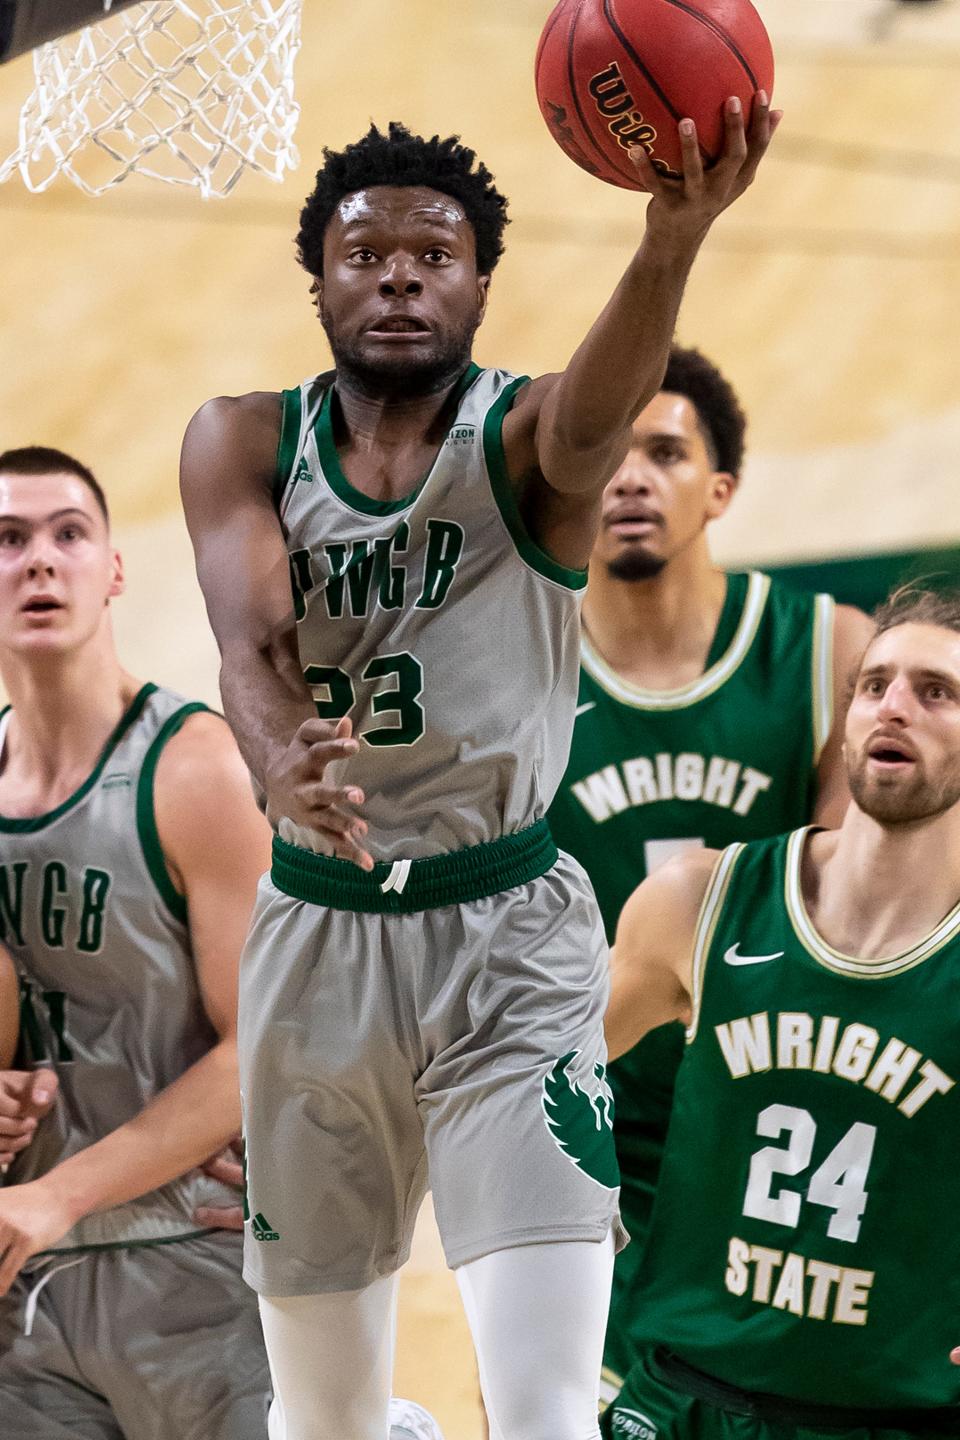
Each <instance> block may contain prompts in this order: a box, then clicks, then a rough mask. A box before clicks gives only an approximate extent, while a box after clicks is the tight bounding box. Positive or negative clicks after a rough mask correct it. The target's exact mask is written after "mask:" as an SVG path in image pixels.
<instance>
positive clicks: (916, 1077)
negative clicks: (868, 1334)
mask: <svg viewBox="0 0 960 1440" xmlns="http://www.w3.org/2000/svg"><path fill="white" fill-rule="evenodd" d="M728 954H729V952H728ZM773 958H774V957H772V956H763V957H758V959H765V960H770V959H773ZM729 963H737V964H742V963H744V962H743V960H741V959H740V958H739V957H738V958H737V960H736V961H730V962H729ZM713 1030H714V1035H715V1037H716V1040H717V1044H718V1046H719V1049H720V1053H721V1055H722V1057H723V1062H724V1065H725V1066H726V1069H727V1071H728V1073H729V1075H730V1077H731V1079H732V1080H734V1081H746V1080H749V1078H750V1077H751V1076H755V1075H768V1074H770V1073H771V1072H773V1071H807V1072H812V1073H818V1074H821V1075H824V1076H831V1077H836V1078H837V1079H840V1080H846V1081H850V1082H851V1083H852V1084H854V1085H859V1086H863V1087H864V1088H865V1089H867V1090H869V1091H871V1092H872V1093H873V1094H874V1095H876V1096H878V1097H879V1098H880V1099H881V1100H885V1101H886V1102H887V1103H888V1104H889V1105H891V1106H895V1107H896V1109H897V1110H898V1111H899V1113H900V1114H901V1115H903V1116H906V1117H907V1119H912V1118H913V1117H914V1116H916V1115H917V1114H919V1113H920V1111H921V1110H923V1108H924V1107H925V1106H926V1105H928V1104H929V1103H930V1102H931V1101H933V1100H934V1099H936V1098H937V1097H942V1096H944V1095H946V1094H948V1093H949V1092H950V1091H951V1090H952V1089H953V1087H954V1084H955V1081H954V1080H953V1079H952V1077H951V1076H950V1075H948V1074H947V1073H946V1072H945V1071H944V1070H943V1069H942V1068H941V1067H940V1066H939V1065H937V1064H936V1063H935V1062H934V1061H933V1060H930V1059H927V1058H924V1056H923V1055H922V1054H921V1052H920V1051H919V1050H917V1049H916V1048H915V1047H913V1046H911V1045H908V1044H906V1043H905V1042H904V1041H902V1040H900V1039H898V1038H897V1037H896V1036H891V1037H889V1038H884V1037H882V1036H881V1035H880V1033H879V1031H878V1030H877V1029H876V1028H875V1027H874V1026H873V1025H867V1024H862V1023H860V1022H859V1021H852V1022H844V1021H842V1020H841V1019H840V1018H839V1017H838V1016H835V1015H822V1016H813V1015H811V1014H808V1013H807V1012H804V1011H780V1012H779V1013H775V1014H770V1013H769V1012H767V1011H760V1012H757V1013H756V1014H753V1015H748V1016H740V1017H738V1018H736V1019H734V1020H730V1021H727V1022H724V1023H722V1024H717V1025H714V1027H713ZM785 1093H789V1092H785ZM817 1131H818V1125H817V1121H816V1120H815V1119H814V1116H813V1115H812V1114H811V1113H810V1111H808V1110H807V1109H805V1108H802V1107H801V1106H797V1105H788V1104H781V1103H773V1104H768V1105H766V1106H764V1108H762V1109H761V1110H760V1111H759V1114H758V1115H757V1122H756V1135H757V1136H758V1137H759V1138H761V1139H765V1140H772V1141H776V1142H779V1143H777V1144H772V1145H762V1146H760V1147H759V1148H758V1149H756V1150H755V1151H754V1153H753V1154H752V1156H751V1157H750V1166H749V1171H748V1174H747V1180H746V1189H745V1193H744V1196H743V1206H742V1213H743V1215H744V1216H745V1217H747V1218H750V1219H754V1220H763V1221H767V1222H768V1223H769V1224H771V1225H772V1226H776V1227H781V1228H783V1227H786V1228H788V1229H792V1228H796V1226H797V1225H798V1224H799V1223H800V1220H801V1212H802V1210H803V1209H804V1207H806V1206H808V1205H815V1206H821V1207H823V1210H824V1211H825V1212H826V1214H827V1215H828V1216H829V1219H828V1221H827V1225H826V1233H827V1235H828V1236H829V1237H830V1239H831V1240H839V1241H843V1242H847V1243H850V1244H855V1243H856V1242H857V1240H858V1239H859V1237H860V1231H861V1226H862V1223H863V1217H864V1213H865V1211H866V1209H867V1205H868V1202H869V1198H870V1170H871V1164H872V1162H873V1159H874V1151H875V1148H876V1144H877V1137H878V1126H876V1125H872V1124H867V1123H864V1122H863V1121H857V1122H855V1123H854V1124H852V1125H850V1126H849V1128H847V1130H846V1131H845V1133H844V1134H843V1135H842V1136H841V1137H840V1139H839V1140H838V1141H837V1143H836V1144H834V1145H832V1147H831V1148H830V1149H829V1153H827V1154H826V1155H824V1156H823V1158H822V1159H821V1158H820V1157H821V1154H822V1150H823V1146H821V1147H819V1149H818V1147H817ZM884 1143H887V1144H889V1143H890V1137H889V1136H885V1137H884ZM817 1161H819V1163H817ZM791 1177H796V1178H793V1179H792V1178H791ZM875 1279H876V1274H875V1272H874V1271H873V1270H865V1269H861V1268H858V1267H855V1266H852V1265H843V1264H838V1263H834V1262H829V1261H825V1260H822V1259H818V1258H814V1257H812V1256H810V1255H807V1254H802V1253H795V1252H792V1251H789V1250H784V1249H779V1248H775V1247H774V1246H771V1245H764V1244H756V1243H751V1242H750V1241H748V1240H746V1239H743V1238H742V1237H741V1236H739V1235H734V1236H732V1237H731V1238H730V1241H729V1245H728V1248H727V1257H726V1270H725V1274H724V1284H725V1287H726V1289H727V1290H728V1291H729V1292H730V1294H731V1295H736V1296H745V1297H748V1298H750V1299H751V1300H752V1301H753V1302H754V1303H756V1304H758V1305H769V1306H772V1307H773V1308H774V1309H778V1310H785V1311H787V1312H789V1313H791V1314H794V1315H797V1316H800V1317H807V1318H810V1319H815V1320H830V1321H833V1322H834V1323H835V1324H841V1325H866V1324H867V1322H868V1318H869V1299H870V1292H871V1289H872V1287H873V1285H874V1281H875Z"/></svg>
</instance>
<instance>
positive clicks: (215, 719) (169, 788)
mask: <svg viewBox="0 0 960 1440" xmlns="http://www.w3.org/2000/svg"><path fill="white" fill-rule="evenodd" d="M237 788H240V789H242V790H243V792H244V793H247V792H250V776H249V772H248V771H247V768H246V765H245V764H244V762H243V758H242V756H241V754H240V751H239V749H238V747H237V742H236V740H234V738H233V734H232V732H231V730H230V727H229V725H228V724H227V722H226V720H225V719H224V718H223V716H222V715H218V714H217V712H216V711H214V710H196V711H194V712H193V713H192V714H188V715H186V716H185V717H184V719H183V721H182V723H181V724H180V725H178V726H177V728H176V729H175V730H174V731H173V732H172V733H171V734H170V735H169V737H168V738H167V739H166V740H165V742H164V744H163V749H162V750H161V752H160V755H159V757H158V760H157V766H156V778H155V781H154V795H155V800H156V801H158V802H160V803H162V804H164V806H165V807H169V806H171V805H172V806H174V807H177V808H179V806H180V805H186V806H188V807H194V808H195V807H197V806H200V807H204V808H205V807H208V806H210V807H214V808H215V807H216V805H217V804H218V803H219V801H220V800H221V799H222V798H223V796H224V792H225V791H229V790H236V789H237Z"/></svg>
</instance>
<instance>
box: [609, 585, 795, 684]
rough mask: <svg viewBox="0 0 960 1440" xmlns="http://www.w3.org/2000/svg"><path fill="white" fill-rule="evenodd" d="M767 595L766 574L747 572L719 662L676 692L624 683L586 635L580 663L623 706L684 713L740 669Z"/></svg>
mask: <svg viewBox="0 0 960 1440" xmlns="http://www.w3.org/2000/svg"><path fill="white" fill-rule="evenodd" d="M769 592H770V577H769V575H764V574H763V573H762V572H761V571H759V570H753V571H751V573H750V575H749V578H748V584H747V597H746V600H745V602H744V606H743V612H742V614H741V616H740V624H739V625H738V626H737V629H736V633H735V634H734V637H733V639H732V640H731V642H730V645H729V646H728V648H727V649H726V650H725V652H724V653H723V655H721V656H720V658H719V660H717V661H716V663H715V664H713V665H710V666H708V667H707V669H706V670H705V671H704V672H703V674H702V675H699V676H698V677H697V679H696V680H691V682H690V684H689V685H681V686H680V687H679V688H678V689H676V690H644V689H643V688H642V686H640V685H633V684H631V682H630V681H629V680H624V679H623V678H622V676H620V675H618V674H617V672H616V671H615V670H613V669H611V668H610V666H609V665H608V664H607V663H606V661H605V660H602V659H601V658H600V656H599V655H598V654H597V652H596V650H594V648H593V646H592V645H591V644H590V641H589V640H588V639H587V637H586V634H584V636H583V643H582V646H581V651H580V658H581V663H582V665H583V668H584V670H586V672H587V674H588V675H591V676H592V677H593V679H594V680H596V682H597V684H598V685H599V686H600V687H601V689H603V690H605V691H606V692H607V694H608V695H612V696H613V698H614V699H615V700H619V701H620V703H621V704H623V705H632V706H634V707H635V708H636V709H637V710H685V709H686V708H687V706H688V705H696V704H697V702H698V701H700V700H705V699H706V698H707V696H708V695H712V694H713V693H714V691H715V690H719V689H720V686H721V685H723V684H724V683H725V682H726V681H727V680H729V679H730V677H731V676H732V675H733V674H734V672H735V671H736V670H738V669H739V668H740V666H741V664H742V663H743V661H744V660H745V659H746V657H747V655H748V654H749V651H750V647H751V645H752V644H753V642H754V640H755V639H756V636H757V630H758V629H759V627H760V620H761V618H762V616H763V611H764V607H765V605H766V603H767V596H768V594H769Z"/></svg>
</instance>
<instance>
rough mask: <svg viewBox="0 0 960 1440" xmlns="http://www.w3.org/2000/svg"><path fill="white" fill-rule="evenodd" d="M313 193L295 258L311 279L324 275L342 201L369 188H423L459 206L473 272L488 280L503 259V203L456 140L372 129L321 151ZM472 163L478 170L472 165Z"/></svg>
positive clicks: (394, 127)
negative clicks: (472, 245)
mask: <svg viewBox="0 0 960 1440" xmlns="http://www.w3.org/2000/svg"><path fill="white" fill-rule="evenodd" d="M323 161H324V163H323V167H322V169H320V170H318V171H317V183H316V186H315V188H314V190H313V193H312V194H311V195H310V196H308V198H307V202H306V204H305V205H304V207H303V209H302V210H301V212H300V231H299V233H298V235H297V257H298V259H299V261H300V264H301V265H302V266H303V268H304V269H305V270H306V271H307V272H308V273H309V274H310V275H322V274H323V237H324V234H325V233H326V229H327V226H328V225H329V223H330V221H331V219H332V218H333V215H334V213H335V211H336V208H337V206H338V205H339V204H340V201H341V200H343V198H344V197H345V196H347V195H352V194H354V192H355V191H357V190H366V189H367V188H368V187H369V186H371V185H422V186H425V187H426V188H428V189H430V190H439V191H440V193H441V194H443V195H450V196H452V197H453V199H454V200H458V201H459V202H460V204H461V205H462V206H463V209H464V213H465V215H466V217H467V219H468V220H469V221H470V224H471V225H472V226H473V233H474V235H475V237H476V243H477V269H478V270H479V272H480V274H481V275H489V274H491V272H492V271H493V268H494V266H495V265H496V263H497V261H498V260H499V259H500V256H501V255H502V254H503V231H504V227H505V226H506V225H508V224H509V221H508V219H507V201H506V198H505V197H504V196H503V195H501V194H500V192H499V190H497V189H496V188H495V186H494V183H493V176H492V175H491V174H490V171H489V170H488V169H487V167H486V165H484V164H483V163H482V162H481V161H478V160H477V157H476V154H475V152H474V151H473V150H468V149H467V147H466V146H465V145H461V143H460V137H459V135H448V136H447V138H446V140H441V139H440V136H439V135H434V136H433V137H432V138H431V139H430V140H425V139H424V138H423V136H422V135H413V134H411V132H410V131H409V130H408V129H407V127H406V126H405V125H401V124H399V122H398V121H396V120H391V121H390V125H389V127H388V129H387V133H386V135H384V134H383V132H382V131H381V130H378V129H377V127H376V125H371V126H370V129H369V130H368V131H367V133H366V135H364V137H363V139H362V140H357V141H356V143H355V144H353V145H348V146H347V147H346V149H345V150H339V151H335V150H329V149H325V150H324V152H323ZM475 161H476V167H474V162H475Z"/></svg>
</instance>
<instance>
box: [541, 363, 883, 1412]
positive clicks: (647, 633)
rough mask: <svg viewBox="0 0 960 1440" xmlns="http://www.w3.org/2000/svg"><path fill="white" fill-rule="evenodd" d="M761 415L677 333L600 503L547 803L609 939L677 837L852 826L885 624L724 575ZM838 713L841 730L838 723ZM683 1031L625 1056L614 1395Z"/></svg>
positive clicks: (617, 1072)
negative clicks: (712, 536)
mask: <svg viewBox="0 0 960 1440" xmlns="http://www.w3.org/2000/svg"><path fill="white" fill-rule="evenodd" d="M745 432H746V416H745V415H744V413H743V410H742V408H741V406H740V402H739V400H738V399H737V395H736V392H735V390H734V388H733V386H732V385H731V384H730V382H729V380H727V379H726V377H725V376H724V375H722V374H721V373H720V371H719V370H718V369H717V367H716V366H715V365H714V364H713V363H712V362H711V361H710V360H708V359H707V357H706V356H705V355H702V354H701V353H700V352H699V351H698V350H690V349H684V348H681V347H679V346H675V347H674V348H673V350H671V352H670V359H669V361H668V362H667V370H666V374H665V375H664V378H663V384H662V386H661V389H660V392H659V394H657V395H655V396H654V398H653V399H652V400H651V401H650V404H649V405H647V406H646V407H645V409H644V410H643V411H642V412H641V414H640V415H639V416H638V417H637V419H636V421H635V422H634V425H633V435H632V440H631V445H630V450H629V452H628V454H627V456H626V458H625V460H624V462H623V464H622V465H621V466H620V468H619V470H618V471H617V473H616V474H615V475H614V477H613V479H612V480H611V481H610V483H609V485H608V486H607V488H606V490H605V491H604V496H603V510H602V515H601V520H600V531H599V534H598V536H597V540H596V544H595V545H594V549H593V555H592V556H591V560H590V586H589V589H588V592H587V596H586V600H585V602H584V607H583V634H582V643H581V654H580V695H579V700H578V704H577V718H576V724H575V726H574V731H573V744H572V747H571V751H570V760H569V762H568V764H567V770H566V774H565V775H564V778H563V781H562V783H561V785H560V787H559V789H558V791H557V794H556V797H555V799H554V802H553V804H552V806H551V807H550V812H549V817H548V818H549V821H550V828H551V830H552V832H553V835H554V837H555V839H556V841H557V844H558V845H559V846H560V848H561V849H563V850H566V851H568V852H569V854H571V855H573V856H574V857H575V858H576V859H577V860H579V861H580V862H581V864H582V865H583V867H584V869H585V870H586V872H587V874H588V875H589V876H590V879H591V881H592V883H593V887H594V890H595V892H596V896H597V900H598V902H599V905H600V911H601V914H602V915H603V920H604V925H605V927H606V931H607V937H608V939H610V940H611V941H612V940H613V936H614V933H615V931H616V926H617V921H618V919H619V917H620V912H621V910H622V909H623V907H624V905H625V904H626V902H627V900H628V899H629V898H630V895H631V894H632V893H633V891H634V889H635V888H636V886H637V885H638V884H639V883H640V882H641V881H642V880H643V879H644V878H645V877H646V876H647V875H648V874H651V873H653V871H655V870H657V869H658V868H659V867H660V866H661V865H662V864H664V863H665V862H666V861H667V860H668V859H670V857H671V856H673V855H675V854H677V853H678V852H679V851H681V850H687V849H689V848H691V847H699V846H704V845H707V846H720V845H725V844H732V843H733V842H734V841H735V840H755V839H760V838H763V837H764V836H767V835H775V834H779V833H780V832H781V831H783V830H789V829H791V828H793V827H795V826H797V825H801V824H805V823H806V822H807V821H808V820H809V819H810V818H811V817H813V818H815V819H816V820H817V821H818V822H819V823H820V824H826V825H839V823H840V821H841V819H842V818H843V812H844V810H845V808H846V805H847V803H848V801H849V793H848V791H847V785H846V776H845V772H844V768H843V762H842V756H841V741H842V714H843V710H844V708H845V705H846V686H847V677H848V675H849V674H850V671H851V669H852V668H853V666H854V664H855V662H856V661H857V660H858V659H859V655H860V652H861V651H862V650H863V648H864V646H865V645H866V643H867V640H868V639H869V637H870V634H871V633H872V626H871V624H870V621H869V620H868V618H867V617H866V615H864V614H863V613H862V612H861V611H859V610H854V609H852V608H851V607H850V606H847V605H841V606H836V605H835V604H834V602H833V599H832V597H831V596H829V595H816V596H815V595H809V594H806V593H804V592H802V591H798V590H795V589H793V588H791V587H790V586H789V585H787V584H786V583H784V582H783V581H778V580H777V579H775V578H772V577H771V576H769V575H764V574H762V573H760V572H759V571H751V572H748V573H745V574H742V573H741V574H736V573H734V574H726V573H725V572H724V571H723V570H721V569H719V568H718V567H717V565H716V564H715V563H714V561H713V558H712V556H711V554H710V542H709V538H708V536H709V530H710V527H711V526H712V524H713V522H714V521H716V520H718V519H719V518H720V517H721V516H722V515H723V514H725V512H726V510H727V507H728V506H729V505H730V503H731V501H732V500H733V499H734V498H735V497H736V493H737V490H738V488H739V484H740V473H741V468H742V464H743V453H744V436H745ZM838 717H839V718H840V721H841V723H837V720H838ZM682 1054H683V1027H682V1026H680V1025H678V1024H673V1025H665V1026H661V1027H659V1028H657V1029H656V1030H654V1031H652V1032H651V1033H650V1034H649V1035H646V1036H644V1038H643V1040H641V1041H640V1043H639V1044H638V1045H637V1046H635V1048H634V1049H633V1050H631V1051H630V1053H629V1054H628V1055H624V1056H623V1057H622V1059H620V1060H617V1061H616V1063H615V1064H613V1065H611V1066H610V1071H609V1078H610V1086H611V1089H612V1091H613V1095H614V1099H615V1102H616V1123H615V1125H614V1139H615V1142H616V1147H617V1159H618V1161H619V1163H620V1212H621V1215H622V1217H623V1221H624V1224H625V1225H626V1228H627V1229H628V1231H629V1232H630V1239H631V1244H630V1246H629V1247H628V1248H627V1249H626V1250H625V1251H623V1253H622V1254H620V1255H618V1256H617V1262H616V1265H615V1267H614V1279H613V1300H612V1303H611V1308H610V1319H609V1322H608V1325H607V1341H606V1346H605V1350H604V1370H603V1385H602V1387H601V1396H602V1399H603V1400H604V1401H608V1400H610V1399H612V1398H613V1396H614V1395H615V1394H616V1393H617V1392H618V1391H619V1389H620V1387H621V1385H622V1384H623V1377H624V1376H625V1375H626V1374H627V1372H628V1370H629V1369H630V1366H631V1364H632V1363H633V1361H634V1359H636V1358H637V1347H636V1343H635V1339H634V1337H635V1335H636V1334H637V1333H639V1331H640V1329H641V1328H642V1325H643V1323H644V1314H643V1310H644V1295H643V1292H642V1289H641V1288H640V1285H639V1282H638V1277H639V1274H640V1262H641V1260H642V1257H643V1250H644V1242H645V1240H646V1236H647V1233H648V1231H649V1227H650V1216H651V1211H652V1207H653V1199H654V1195H655V1193H656V1186H657V1177H658V1175H659V1171H660V1166H661V1162H662V1159H663V1152H664V1145H665V1142H666V1136H667V1126H668V1124H669V1120H670V1110H671V1102H672V1098H673V1090H674V1084H675V1080H676V1074H677V1069H678V1067H679V1065H680V1059H681V1056H682Z"/></svg>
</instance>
